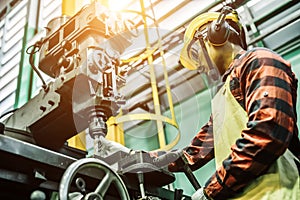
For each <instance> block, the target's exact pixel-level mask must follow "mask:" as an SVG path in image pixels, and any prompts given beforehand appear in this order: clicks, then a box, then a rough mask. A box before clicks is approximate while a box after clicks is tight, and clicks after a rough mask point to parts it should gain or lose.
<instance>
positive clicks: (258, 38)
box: [248, 10, 300, 45]
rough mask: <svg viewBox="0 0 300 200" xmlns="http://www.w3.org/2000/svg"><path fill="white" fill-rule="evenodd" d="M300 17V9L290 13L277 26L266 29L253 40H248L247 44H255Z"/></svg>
mask: <svg viewBox="0 0 300 200" xmlns="http://www.w3.org/2000/svg"><path fill="white" fill-rule="evenodd" d="M299 17H300V10H298V11H296V12H294V13H292V14H290V18H289V19H287V20H284V21H283V22H282V23H280V24H279V25H277V26H274V28H272V29H270V30H269V31H267V32H266V33H264V34H262V35H260V36H258V37H256V38H254V39H253V40H251V41H250V42H248V45H252V44H255V43H256V42H258V41H260V40H262V39H263V38H265V37H267V36H269V35H271V34H272V33H275V32H277V31H279V30H280V29H282V28H284V27H285V26H287V25H288V24H290V23H293V22H294V21H296V20H299Z"/></svg>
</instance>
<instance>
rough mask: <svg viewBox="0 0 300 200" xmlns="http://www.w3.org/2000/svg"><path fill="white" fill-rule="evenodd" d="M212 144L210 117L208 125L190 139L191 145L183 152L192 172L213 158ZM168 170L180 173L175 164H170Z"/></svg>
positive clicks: (178, 167)
mask: <svg viewBox="0 0 300 200" xmlns="http://www.w3.org/2000/svg"><path fill="white" fill-rule="evenodd" d="M213 143H214V141H213V133H212V117H210V120H209V121H208V123H206V124H205V125H204V126H203V127H202V128H201V129H200V130H199V132H198V133H197V134H196V136H195V137H194V138H193V139H192V141H191V144H190V145H189V146H187V147H186V148H184V150H183V153H184V155H185V157H186V158H187V161H188V163H189V166H190V168H191V169H192V170H196V169H198V168H200V167H202V166H203V165H205V164H206V163H208V162H209V161H210V160H211V159H212V158H213V157H214V148H213ZM168 168H169V171H172V172H177V171H181V169H180V166H177V165H176V163H171V164H170V165H169V167H168Z"/></svg>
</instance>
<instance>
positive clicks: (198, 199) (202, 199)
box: [192, 188, 209, 200]
mask: <svg viewBox="0 0 300 200" xmlns="http://www.w3.org/2000/svg"><path fill="white" fill-rule="evenodd" d="M192 200H209V199H208V198H206V196H205V194H204V191H203V188H200V189H198V190H197V191H196V192H195V193H194V194H193V195H192Z"/></svg>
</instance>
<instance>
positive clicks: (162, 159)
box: [153, 151, 201, 191]
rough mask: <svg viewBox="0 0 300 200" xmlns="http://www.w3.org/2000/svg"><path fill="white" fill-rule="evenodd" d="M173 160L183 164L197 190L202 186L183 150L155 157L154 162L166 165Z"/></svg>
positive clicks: (185, 172) (182, 167)
mask: <svg viewBox="0 0 300 200" xmlns="http://www.w3.org/2000/svg"><path fill="white" fill-rule="evenodd" d="M172 162H175V163H176V164H177V165H178V166H181V169H182V170H183V172H184V174H185V175H186V177H187V178H188V179H189V181H190V182H191V184H192V185H193V187H194V188H195V190H196V191H197V190H198V189H200V188H201V185H200V183H199V182H198V180H197V178H196V177H195V175H194V174H193V171H192V170H191V168H190V167H189V164H188V161H187V159H186V157H185V156H184V155H183V153H182V151H171V152H168V153H166V154H164V155H162V156H159V157H157V158H154V159H153V163H154V164H155V165H157V166H166V165H168V164H170V163H172Z"/></svg>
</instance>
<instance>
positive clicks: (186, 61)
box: [180, 12, 245, 70]
mask: <svg viewBox="0 0 300 200" xmlns="http://www.w3.org/2000/svg"><path fill="white" fill-rule="evenodd" d="M219 16H220V13H219V12H207V13H203V14H201V15H199V16H198V17H196V18H195V19H193V20H192V21H191V22H190V24H189V25H188V27H187V29H186V31H185V34H184V46H183V48H182V50H181V53H180V62H181V64H182V65H183V66H184V67H186V68H188V69H190V70H196V69H198V67H199V66H198V63H197V61H196V60H195V58H194V59H193V56H192V55H193V52H192V51H191V50H192V49H191V44H192V43H194V42H195V34H196V32H197V31H198V30H200V29H201V27H203V26H204V25H206V24H208V23H211V22H213V21H215V20H217V19H218V17H219ZM225 21H226V23H228V24H229V26H230V29H231V30H233V31H235V32H237V34H240V33H241V32H243V28H242V26H241V24H240V23H239V19H238V16H237V14H233V13H230V14H227V15H226V17H225ZM230 24H235V27H234V28H232V27H231V25H230ZM208 28H209V27H208ZM208 28H207V29H208ZM236 29H239V30H236ZM207 34H209V33H207ZM229 34H230V33H229ZM243 35H245V34H244V32H243ZM209 37H210V36H209V35H208V38H209ZM228 37H229V36H228ZM240 37H242V38H241V40H244V39H243V37H244V36H242V35H241V36H240ZM243 42H244V41H241V43H243ZM211 43H213V42H211ZM213 45H214V44H213ZM216 46H218V45H216ZM219 46H221V45H219ZM241 46H242V48H244V49H245V45H244V44H242V45H241ZM194 57H195V56H194Z"/></svg>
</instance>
